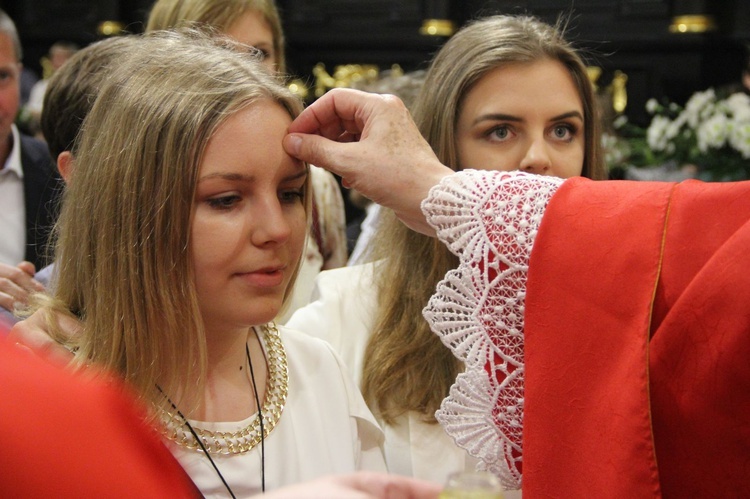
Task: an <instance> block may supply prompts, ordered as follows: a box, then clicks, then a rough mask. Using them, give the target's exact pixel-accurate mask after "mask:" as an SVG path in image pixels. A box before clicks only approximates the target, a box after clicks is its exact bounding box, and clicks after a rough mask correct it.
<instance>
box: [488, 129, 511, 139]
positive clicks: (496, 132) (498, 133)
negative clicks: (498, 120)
mask: <svg viewBox="0 0 750 499" xmlns="http://www.w3.org/2000/svg"><path fill="white" fill-rule="evenodd" d="M488 135H490V137H492V138H496V139H500V140H505V139H507V138H508V136H509V135H510V130H509V129H508V127H507V126H498V127H495V128H493V129H491V130H490V132H489V134H488Z"/></svg>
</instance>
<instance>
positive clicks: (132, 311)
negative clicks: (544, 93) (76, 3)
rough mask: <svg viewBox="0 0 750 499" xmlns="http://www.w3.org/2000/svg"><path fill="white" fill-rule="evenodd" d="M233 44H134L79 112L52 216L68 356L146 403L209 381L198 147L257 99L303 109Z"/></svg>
mask: <svg viewBox="0 0 750 499" xmlns="http://www.w3.org/2000/svg"><path fill="white" fill-rule="evenodd" d="M219 43H221V44H225V45H226V47H225V46H219ZM231 45H232V43H231V42H230V41H228V40H223V41H221V42H219V41H217V40H215V39H212V38H209V37H208V35H206V34H202V33H198V32H197V31H186V32H181V33H169V32H157V33H154V34H152V35H150V36H146V37H144V38H143V39H142V40H140V41H139V42H138V43H136V44H134V46H133V47H132V49H131V51H130V53H129V54H128V56H127V57H125V58H123V59H122V60H121V61H118V67H117V68H115V69H112V71H113V72H112V75H111V76H110V78H109V79H108V80H107V81H106V82H105V83H104V84H103V86H102V87H101V89H100V93H99V95H98V97H97V99H96V101H95V103H94V105H93V107H92V109H91V111H90V112H89V114H88V116H87V117H86V119H85V121H84V124H83V129H82V134H81V136H80V137H79V142H78V143H77V146H78V149H77V156H76V163H75V168H74V171H73V174H72V181H71V182H70V186H69V188H68V190H67V192H66V195H65V200H64V203H63V209H62V213H61V216H60V220H59V225H58V231H59V239H58V245H57V253H56V261H57V262H58V265H59V268H58V270H59V274H58V282H57V286H56V292H55V300H54V302H53V304H54V307H53V309H56V310H59V311H64V312H65V311H67V312H69V313H72V314H74V315H75V316H77V317H78V318H79V319H80V320H81V322H82V328H83V329H82V334H81V335H79V336H78V337H77V338H76V339H74V340H72V341H73V344H74V345H75V346H77V347H79V348H80V351H79V353H78V359H80V362H83V363H85V362H91V361H93V362H94V363H96V364H99V365H103V366H104V367H105V368H108V369H111V370H114V371H116V372H118V373H120V374H121V375H122V376H123V377H124V378H125V379H126V380H127V381H129V382H130V383H131V384H132V385H134V386H135V388H136V389H137V390H138V392H139V393H140V394H141V395H142V396H143V397H144V398H145V399H146V400H148V401H151V402H153V403H156V404H163V403H164V399H163V396H162V395H161V394H160V393H158V390H156V388H155V387H156V386H157V384H158V386H159V387H160V388H161V389H162V390H163V391H164V392H165V393H168V394H170V396H171V397H172V400H174V401H175V402H177V400H178V399H179V401H180V404H181V405H183V407H190V406H194V404H197V403H198V402H199V395H198V394H200V393H202V386H203V382H204V380H205V373H206V356H207V353H206V339H205V332H204V327H203V322H202V320H201V313H200V307H199V304H198V300H197V293H196V289H195V279H194V275H193V270H192V264H191V249H190V248H191V241H190V232H191V230H190V229H191V224H192V217H193V211H194V199H195V192H196V185H197V180H198V174H199V168H200V164H201V161H202V158H203V155H204V152H205V148H206V144H207V143H208V141H209V139H210V137H211V136H212V135H213V134H214V133H215V132H216V130H217V129H218V128H219V127H220V126H221V125H222V124H223V123H224V122H225V121H226V119H227V118H229V117H230V116H232V115H233V114H235V113H236V112H238V111H239V110H241V109H244V108H246V107H247V106H252V105H253V104H254V103H257V102H261V101H271V102H274V103H277V104H278V105H279V106H281V107H282V108H283V109H285V110H286V111H287V112H288V113H289V116H290V117H292V118H293V117H295V116H296V115H297V114H298V113H299V111H300V109H301V104H300V102H299V101H298V100H297V99H296V98H295V97H294V96H293V95H292V94H291V93H290V92H289V91H288V90H287V89H285V88H284V87H283V86H281V85H280V84H279V83H278V81H277V80H276V79H275V78H274V77H273V76H272V75H270V74H268V72H267V71H266V70H264V69H263V68H262V66H261V65H260V64H259V63H258V62H257V61H256V60H254V59H253V58H251V57H249V56H248V55H247V54H243V53H241V52H237V51H235V50H232V49H231ZM258 126H263V124H262V123H259V124H258ZM279 140H281V137H279ZM307 194H309V185H308V186H306V188H305V197H308V198H309V196H308V195H307ZM305 209H306V213H307V214H308V216H309V201H308V203H307V204H306V208H305ZM293 280H294V279H292V281H293ZM292 284H293V283H290V285H289V288H288V289H287V293H288V290H289V289H291V286H292ZM196 384H197V386H196Z"/></svg>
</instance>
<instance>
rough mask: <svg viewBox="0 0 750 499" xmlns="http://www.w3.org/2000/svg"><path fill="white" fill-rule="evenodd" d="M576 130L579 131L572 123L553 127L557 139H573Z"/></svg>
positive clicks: (553, 133)
mask: <svg viewBox="0 0 750 499" xmlns="http://www.w3.org/2000/svg"><path fill="white" fill-rule="evenodd" d="M576 131H577V129H576V127H574V126H572V125H556V126H555V127H554V128H553V129H552V135H553V136H554V137H555V138H556V139H561V140H573V137H574V136H575V134H576Z"/></svg>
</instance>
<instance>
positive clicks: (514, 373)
mask: <svg viewBox="0 0 750 499" xmlns="http://www.w3.org/2000/svg"><path fill="white" fill-rule="evenodd" d="M562 182H563V180H562V179H559V178H554V177H542V176H538V175H530V174H525V173H522V172H497V171H476V170H464V171H462V172H459V173H456V174H454V175H450V176H448V177H445V178H444V179H443V180H442V181H441V182H440V184H438V185H437V186H435V187H433V188H432V189H431V190H430V194H429V196H428V197H427V199H425V200H424V201H423V202H422V210H423V212H424V213H425V216H426V217H427V221H428V222H429V223H430V225H432V226H433V227H434V228H435V229H436V231H437V236H438V238H439V239H440V240H441V241H443V242H444V243H445V244H446V245H447V246H448V248H450V250H451V251H452V252H453V253H455V254H456V255H457V256H458V257H459V260H460V264H459V266H458V268H456V269H455V270H452V271H450V272H449V273H448V274H447V275H446V277H445V278H444V279H443V280H442V281H441V282H440V283H439V284H438V287H437V291H436V293H435V294H434V295H433V297H432V298H431V300H430V302H429V304H428V306H427V307H426V308H425V309H424V311H423V313H424V316H425V318H426V319H427V321H428V322H429V323H430V326H431V327H432V329H433V331H434V332H435V333H436V334H437V335H438V336H439V337H440V339H441V340H442V341H443V343H444V344H445V345H446V346H448V347H449V348H450V349H451V351H452V352H453V353H454V354H455V355H456V357H458V358H459V359H460V360H461V361H463V362H464V363H465V364H466V371H465V372H464V373H462V374H460V375H459V376H458V378H457V379H456V382H455V383H454V385H453V386H452V387H451V390H450V394H449V396H448V397H447V398H446V399H445V400H444V401H443V403H442V405H441V408H440V410H439V411H438V412H437V414H436V416H437V419H438V421H439V422H440V423H441V425H443V427H444V428H445V430H446V432H447V433H448V434H449V435H450V436H451V437H453V439H454V440H455V441H456V443H457V444H458V445H459V446H461V447H463V448H465V449H466V450H467V451H468V452H469V454H471V455H472V456H474V457H477V458H479V459H480V460H481V464H480V468H481V469H486V470H488V471H491V472H493V473H494V474H496V475H497V476H498V477H499V478H500V479H501V481H502V483H503V486H504V487H505V488H506V489H519V488H520V487H521V466H520V463H521V461H522V448H521V443H522V434H523V405H524V400H523V393H524V391H523V388H524V382H523V380H524V358H523V355H524V348H523V346H524V336H523V331H524V305H525V297H526V278H527V273H528V263H529V256H530V254H531V250H532V247H533V244H534V239H535V237H536V234H537V231H538V229H539V225H540V224H541V221H542V216H543V214H544V210H545V209H546V207H547V204H548V202H549V200H550V199H551V197H552V195H553V194H554V193H555V192H556V190H557V188H558V187H559V186H560V185H561V184H562Z"/></svg>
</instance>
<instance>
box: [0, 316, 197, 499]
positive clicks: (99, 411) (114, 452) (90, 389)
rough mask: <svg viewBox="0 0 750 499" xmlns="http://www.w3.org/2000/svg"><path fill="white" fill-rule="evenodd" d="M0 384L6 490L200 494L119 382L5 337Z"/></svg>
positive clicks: (26, 493) (9, 493)
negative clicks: (66, 365)
mask: <svg viewBox="0 0 750 499" xmlns="http://www.w3.org/2000/svg"><path fill="white" fill-rule="evenodd" d="M2 327H3V325H2V324H0V328H2ZM3 336H4V334H3ZM0 390H1V391H2V394H3V396H2V402H0V442H1V445H2V451H1V452H0V470H2V471H1V472H0V490H2V495H3V496H4V497H40V498H42V497H45V498H46V497H64V498H68V497H70V498H73V497H75V498H78V497H108V498H114V497H123V498H124V497H129V498H132V497H139V498H142V497H154V498H157V497H158V498H163V497H176V498H182V497H198V492H197V489H196V488H195V486H194V485H193V483H192V482H191V481H190V479H189V478H188V476H187V475H186V474H185V472H184V471H183V470H182V468H181V467H180V465H179V463H178V462H177V461H176V460H175V459H174V458H173V457H172V455H171V454H170V452H169V451H168V450H167V448H166V447H165V446H164V445H163V444H162V443H161V440H160V438H159V436H158V435H157V434H156V432H155V431H154V430H153V429H151V428H150V427H149V426H148V425H146V424H145V423H144V422H143V414H144V413H143V412H142V411H141V408H140V407H139V406H137V405H136V404H135V403H134V402H133V401H132V399H131V397H130V395H131V394H130V393H129V392H128V391H127V390H125V389H124V388H123V387H122V386H121V384H120V383H119V382H116V381H115V380H107V381H103V380H102V379H101V378H99V379H98V380H96V381H94V380H92V379H89V378H87V377H84V376H81V375H74V374H72V373H70V372H66V371H62V370H60V369H59V368H57V367H55V366H52V365H49V364H47V363H46V362H44V361H42V360H41V359H39V358H37V357H35V356H34V355H33V354H31V353H30V352H25V351H22V350H20V349H19V348H17V347H15V346H13V345H10V344H8V343H7V341H5V340H4V339H0Z"/></svg>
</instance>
